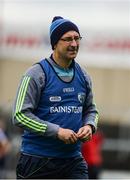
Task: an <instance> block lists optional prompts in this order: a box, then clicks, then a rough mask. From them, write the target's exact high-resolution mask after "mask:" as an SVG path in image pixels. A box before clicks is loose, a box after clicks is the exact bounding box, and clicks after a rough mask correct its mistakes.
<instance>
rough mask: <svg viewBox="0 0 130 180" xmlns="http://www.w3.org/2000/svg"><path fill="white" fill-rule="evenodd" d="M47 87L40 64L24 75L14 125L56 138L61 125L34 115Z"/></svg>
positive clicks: (20, 85)
mask: <svg viewBox="0 0 130 180" xmlns="http://www.w3.org/2000/svg"><path fill="white" fill-rule="evenodd" d="M44 86H45V74H44V72H43V70H42V68H41V67H40V65H39V64H36V65H34V66H32V67H31V68H30V69H28V70H27V72H26V73H25V74H24V75H23V77H22V79H21V81H20V84H19V87H18V91H17V95H16V98H15V102H14V106H13V114H12V115H13V116H12V119H13V123H14V124H15V125H16V126H19V127H21V128H23V129H24V130H27V131H31V132H34V133H38V134H40V135H43V136H48V137H54V138H55V137H56V136H57V132H58V129H59V125H56V124H53V123H50V122H47V121H44V119H39V118H38V117H37V116H35V115H34V114H33V111H34V110H35V109H36V107H37V106H38V102H39V99H40V96H41V91H42V89H43V88H44Z"/></svg>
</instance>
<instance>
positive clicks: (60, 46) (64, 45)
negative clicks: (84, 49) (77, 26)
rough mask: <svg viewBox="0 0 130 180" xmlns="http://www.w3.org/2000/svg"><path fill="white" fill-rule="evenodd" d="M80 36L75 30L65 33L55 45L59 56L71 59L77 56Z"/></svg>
mask: <svg viewBox="0 0 130 180" xmlns="http://www.w3.org/2000/svg"><path fill="white" fill-rule="evenodd" d="M80 39H81V37H80V36H79V34H78V33H77V32H76V31H69V32H67V33H65V34H64V35H63V36H62V37H61V39H60V40H59V41H58V43H57V44H56V45H55V50H56V52H57V53H58V55H59V57H61V58H63V59H68V60H72V59H74V58H75V57H76V56H77V53H78V50H79V43H80Z"/></svg>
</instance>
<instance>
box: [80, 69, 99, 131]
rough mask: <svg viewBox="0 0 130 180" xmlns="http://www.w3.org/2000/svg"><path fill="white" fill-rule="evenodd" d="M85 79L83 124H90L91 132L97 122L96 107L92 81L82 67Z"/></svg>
mask: <svg viewBox="0 0 130 180" xmlns="http://www.w3.org/2000/svg"><path fill="white" fill-rule="evenodd" d="M82 71H83V74H84V77H85V81H86V88H87V94H86V99H85V103H84V108H83V125H87V124H89V125H91V127H92V131H93V133H95V132H96V130H97V124H98V118H99V115H98V110H97V108H96V104H95V103H94V100H93V92H92V81H91V78H90V76H89V75H88V74H87V73H86V72H85V71H84V70H83V69H82Z"/></svg>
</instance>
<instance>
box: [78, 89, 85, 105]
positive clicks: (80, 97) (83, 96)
mask: <svg viewBox="0 0 130 180" xmlns="http://www.w3.org/2000/svg"><path fill="white" fill-rule="evenodd" d="M85 97H86V95H85V93H83V92H81V93H78V100H79V102H80V103H82V104H83V103H84V101H85Z"/></svg>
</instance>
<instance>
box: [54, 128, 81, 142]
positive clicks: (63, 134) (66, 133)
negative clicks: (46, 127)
mask: <svg viewBox="0 0 130 180" xmlns="http://www.w3.org/2000/svg"><path fill="white" fill-rule="evenodd" d="M57 136H58V138H59V139H60V140H62V141H64V142H65V143H66V144H73V143H76V142H77V140H78V136H77V134H76V133H75V132H74V131H73V130H70V129H64V128H59V131H58V134H57Z"/></svg>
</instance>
